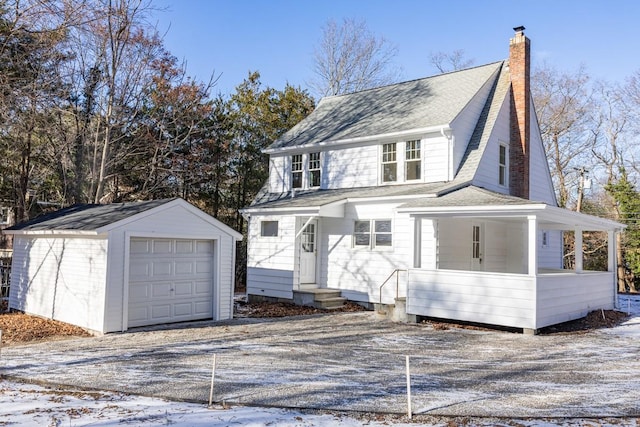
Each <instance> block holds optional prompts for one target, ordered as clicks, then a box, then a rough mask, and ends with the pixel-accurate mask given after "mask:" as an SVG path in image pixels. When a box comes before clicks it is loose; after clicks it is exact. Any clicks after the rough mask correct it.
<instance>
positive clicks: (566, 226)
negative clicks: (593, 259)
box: [398, 189, 623, 332]
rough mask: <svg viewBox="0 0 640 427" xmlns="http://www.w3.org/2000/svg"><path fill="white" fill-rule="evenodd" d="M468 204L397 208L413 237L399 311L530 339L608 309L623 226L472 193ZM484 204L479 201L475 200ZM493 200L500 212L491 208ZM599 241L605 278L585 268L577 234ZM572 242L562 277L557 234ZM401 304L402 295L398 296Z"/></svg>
mask: <svg viewBox="0 0 640 427" xmlns="http://www.w3.org/2000/svg"><path fill="white" fill-rule="evenodd" d="M473 191H474V193H473V194H470V195H471V196H481V197H471V198H470V199H471V200H474V199H475V201H486V204H477V205H468V204H466V203H465V202H464V201H461V200H454V201H452V202H455V203H451V205H449V204H448V203H447V202H448V200H447V198H446V197H447V196H445V197H443V198H441V199H440V200H437V199H436V200H433V201H431V200H422V201H417V202H415V203H412V204H407V205H405V206H403V207H401V208H400V209H399V211H400V212H404V213H409V214H410V216H411V219H412V222H413V230H414V233H413V234H414V239H413V240H414V256H413V268H410V269H408V271H407V274H406V287H405V289H401V290H400V291H399V292H398V293H399V294H400V295H401V294H402V293H403V291H404V292H406V307H407V308H406V312H407V314H411V315H418V316H426V317H436V318H444V319H452V320H460V321H468V322H476V323H485V324H491V325H500V326H507V327H514V328H522V329H523V330H525V331H528V332H535V331H536V330H537V329H540V328H543V327H545V326H549V325H553V324H557V323H562V322H566V321H570V320H574V319H578V318H580V317H583V316H585V315H586V314H588V313H589V312H590V311H593V310H597V309H612V308H614V306H615V297H616V289H617V283H616V269H617V262H616V233H617V232H618V231H619V230H621V229H622V227H623V225H622V224H619V223H616V222H614V221H610V220H607V219H603V218H598V217H594V216H590V215H584V214H581V213H577V212H573V211H568V210H566V209H561V208H557V207H553V206H549V205H546V204H541V203H536V202H531V201H528V200H527V201H525V200H522V199H516V198H512V197H509V196H495V195H494V194H491V195H489V196H485V195H484V194H482V193H481V190H477V189H474V190H473ZM483 197H484V198H483ZM496 197H501V198H502V199H504V200H502V201H503V203H500V204H498V203H495V202H496V201H495V200H493V199H495V198H496ZM589 231H598V232H604V233H603V234H604V235H606V242H605V243H604V246H605V247H606V252H607V256H606V262H605V264H606V266H604V268H602V270H605V271H587V270H585V269H584V268H583V266H584V256H583V252H582V250H583V241H582V240H583V233H585V232H589ZM566 232H571V233H573V235H574V236H575V242H574V248H575V263H574V265H573V269H571V270H567V269H563V255H564V239H563V233H566ZM401 296H402V295H401Z"/></svg>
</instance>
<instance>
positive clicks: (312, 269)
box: [243, 27, 622, 331]
mask: <svg viewBox="0 0 640 427" xmlns="http://www.w3.org/2000/svg"><path fill="white" fill-rule="evenodd" d="M515 30H516V34H515V36H514V37H513V38H512V39H511V40H510V49H509V51H510V52H509V59H508V60H507V61H500V62H495V63H491V64H488V65H483V66H479V67H474V68H470V69H466V70H462V71H457V72H452V73H447V74H441V75H437V76H433V77H429V78H425V79H420V80H413V81H408V82H403V83H398V84H394V85H390V86H384V87H380V88H376V89H371V90H365V91H361V92H357V93H352V94H348V95H342V96H333V97H328V98H324V99H322V100H321V101H320V103H319V104H318V106H317V108H316V110H315V111H314V112H313V113H311V114H310V115H309V116H308V117H307V118H306V119H304V120H303V121H301V122H300V123H299V124H297V125H296V126H295V127H293V128H292V129H291V130H289V131H288V132H287V133H286V134H284V136H282V137H281V138H280V139H278V140H277V141H275V142H274V143H273V144H272V145H271V146H270V147H268V148H267V149H266V150H265V153H267V154H269V156H270V172H269V180H268V182H267V183H266V184H265V186H264V188H263V190H262V192H261V193H260V194H259V195H258V196H257V197H256V199H255V200H254V201H253V203H252V204H251V206H249V207H247V208H245V209H244V210H243V214H244V215H245V216H246V217H248V218H249V234H248V239H249V241H248V265H247V293H248V295H249V297H250V298H254V299H255V298H259V297H262V298H276V299H287V300H293V301H300V302H303V303H305V302H309V299H305V298H306V297H307V296H309V295H312V294H318V293H320V294H322V292H328V291H327V290H331V289H333V290H335V291H336V293H337V294H341V296H342V297H343V298H346V299H349V300H353V301H359V302H361V303H366V304H370V305H373V304H376V303H382V304H396V302H398V303H400V301H402V300H403V299H405V298H406V301H402V303H403V304H404V303H406V314H408V315H410V316H414V315H415V316H429V317H438V318H447V319H456V320H463V321H472V322H481V323H486V324H495V325H504V326H510V327H517V328H523V329H524V330H527V331H535V330H537V329H539V328H541V327H544V326H547V325H551V324H555V323H560V322H564V321H567V320H571V319H575V318H579V317H582V316H584V315H585V314H587V312H589V311H591V310H594V309H598V308H612V307H613V305H614V297H615V268H614V266H615V259H614V256H615V250H614V245H615V238H614V233H615V232H616V231H617V230H619V229H620V228H621V227H622V225H621V224H618V223H616V222H612V221H609V220H605V219H602V218H597V217H593V216H588V215H584V214H580V213H576V212H572V211H568V210H565V209H560V208H558V207H557V202H556V199H555V195H554V190H553V184H552V180H551V176H550V173H549V168H548V165H547V160H546V156H545V152H544V147H543V144H542V139H541V136H540V130H539V128H538V123H537V118H536V115H535V111H534V106H533V103H532V100H531V96H530V91H529V74H530V73H529V61H530V59H529V58H530V53H529V52H530V43H529V39H528V38H527V37H526V36H525V35H524V32H523V30H524V27H519V28H516V29H515ZM565 230H570V231H575V232H576V248H577V254H576V268H575V271H566V270H563V263H562V252H563V248H562V232H563V231H565ZM586 230H604V231H607V232H608V236H609V254H610V255H609V269H608V271H606V272H588V271H584V270H583V268H582V253H581V248H582V245H581V239H582V231H586ZM311 301H312V299H311Z"/></svg>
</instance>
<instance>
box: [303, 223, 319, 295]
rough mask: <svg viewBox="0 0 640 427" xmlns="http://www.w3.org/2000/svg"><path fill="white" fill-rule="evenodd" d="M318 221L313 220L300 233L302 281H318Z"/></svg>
mask: <svg viewBox="0 0 640 427" xmlns="http://www.w3.org/2000/svg"><path fill="white" fill-rule="evenodd" d="M317 232H318V221H316V220H312V221H310V222H309V224H307V226H306V227H305V228H304V230H302V234H301V235H300V283H301V284H304V283H316V253H317V250H318V248H317Z"/></svg>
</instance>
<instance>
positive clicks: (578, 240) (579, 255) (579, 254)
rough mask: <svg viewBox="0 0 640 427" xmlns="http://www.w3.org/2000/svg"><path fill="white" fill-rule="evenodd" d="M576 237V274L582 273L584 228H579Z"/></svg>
mask: <svg viewBox="0 0 640 427" xmlns="http://www.w3.org/2000/svg"><path fill="white" fill-rule="evenodd" d="M574 235H575V239H574V243H573V252H574V253H575V256H576V273H582V262H583V259H582V228H579V227H577V228H576V229H575V230H574Z"/></svg>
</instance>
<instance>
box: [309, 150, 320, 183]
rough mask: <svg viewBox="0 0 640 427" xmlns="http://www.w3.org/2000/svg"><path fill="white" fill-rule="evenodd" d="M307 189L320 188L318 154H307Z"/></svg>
mask: <svg viewBox="0 0 640 427" xmlns="http://www.w3.org/2000/svg"><path fill="white" fill-rule="evenodd" d="M309 187H320V153H309Z"/></svg>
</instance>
